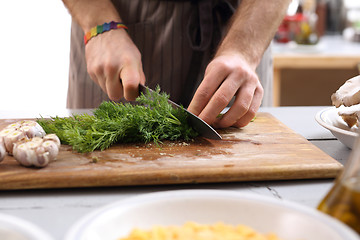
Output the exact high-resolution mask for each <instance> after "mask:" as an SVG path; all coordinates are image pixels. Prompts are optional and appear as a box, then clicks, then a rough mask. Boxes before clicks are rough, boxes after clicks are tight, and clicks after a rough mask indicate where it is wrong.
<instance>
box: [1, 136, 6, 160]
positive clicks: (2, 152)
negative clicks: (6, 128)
mask: <svg viewBox="0 0 360 240" xmlns="http://www.w3.org/2000/svg"><path fill="white" fill-rule="evenodd" d="M5 155H6V149H5V144H4V141H3V140H2V138H0V162H1V161H2V160H4V158H5Z"/></svg>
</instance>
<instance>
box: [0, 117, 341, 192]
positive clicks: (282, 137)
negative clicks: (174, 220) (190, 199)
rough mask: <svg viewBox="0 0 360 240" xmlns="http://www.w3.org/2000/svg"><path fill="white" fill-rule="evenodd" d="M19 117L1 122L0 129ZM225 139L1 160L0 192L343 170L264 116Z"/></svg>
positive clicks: (327, 174)
mask: <svg viewBox="0 0 360 240" xmlns="http://www.w3.org/2000/svg"><path fill="white" fill-rule="evenodd" d="M16 121H18V119H16V120H14V119H2V120H0V129H2V128H3V127H5V126H6V125H8V124H10V123H12V122H16ZM219 133H220V135H222V137H223V140H208V139H204V138H201V137H199V138H197V139H195V140H194V141H193V142H164V144H163V145H161V146H160V147H159V146H156V145H154V144H146V145H145V144H117V145H114V146H112V147H111V148H109V149H107V150H105V151H102V152H101V151H96V152H93V153H89V154H79V153H76V152H73V151H72V149H71V147H70V146H66V145H62V146H61V151H60V153H59V156H58V157H57V160H56V161H53V162H51V163H50V164H49V165H48V166H47V167H45V168H26V167H23V166H20V165H19V164H18V163H17V162H16V160H14V158H13V157H11V156H6V157H5V159H4V161H2V162H0V190H8V189H40V188H75V187H101V186H131V185H155V184H184V183H206V182H234V181H263V180H290V179H313V178H333V177H335V176H336V175H337V174H338V173H339V171H340V170H341V169H342V165H341V164H340V163H339V162H337V161H336V160H335V159H333V158H331V157H330V156H329V155H327V154H326V153H324V152H322V151H321V150H320V149H319V148H317V147H316V146H315V145H313V144H311V143H310V142H309V141H307V140H306V139H305V138H303V137H302V136H300V135H299V134H296V133H295V132H293V131H292V130H291V129H290V128H288V127H287V126H285V125H284V124H283V123H281V122H280V121H279V120H277V119H276V118H274V117H273V116H272V115H271V114H269V113H258V115H257V117H256V119H255V121H254V122H251V123H250V124H249V125H248V126H246V127H244V128H243V129H237V128H228V129H224V130H221V131H219Z"/></svg>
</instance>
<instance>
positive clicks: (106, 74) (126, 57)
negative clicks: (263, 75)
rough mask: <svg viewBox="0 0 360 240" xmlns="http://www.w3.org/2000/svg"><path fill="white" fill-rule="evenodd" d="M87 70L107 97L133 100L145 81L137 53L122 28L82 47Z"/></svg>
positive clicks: (94, 39) (96, 38)
mask: <svg viewBox="0 0 360 240" xmlns="http://www.w3.org/2000/svg"><path fill="white" fill-rule="evenodd" d="M85 57H86V62H87V70H88V73H89V75H90V77H91V78H92V80H94V81H95V82H96V83H97V84H98V85H99V86H100V87H101V88H102V90H103V91H104V92H105V93H107V95H108V96H109V98H110V99H111V100H114V101H117V100H120V99H121V98H122V97H125V99H126V100H129V101H133V100H135V98H136V97H137V96H138V95H139V89H138V86H139V83H142V84H144V83H145V76H144V72H143V68H142V63H141V54H140V52H139V50H138V49H137V47H136V46H135V44H134V43H133V42H132V40H131V39H130V37H129V36H128V34H127V32H126V31H125V30H124V29H117V30H111V31H109V32H105V33H103V34H99V35H98V36H96V37H94V38H92V39H91V40H90V41H89V42H88V43H87V45H86V47H85Z"/></svg>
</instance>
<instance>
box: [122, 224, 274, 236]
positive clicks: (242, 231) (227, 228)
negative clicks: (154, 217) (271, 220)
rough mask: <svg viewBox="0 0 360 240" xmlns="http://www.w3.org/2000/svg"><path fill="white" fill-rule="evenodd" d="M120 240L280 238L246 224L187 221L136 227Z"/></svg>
mask: <svg viewBox="0 0 360 240" xmlns="http://www.w3.org/2000/svg"><path fill="white" fill-rule="evenodd" d="M119 240H280V239H279V238H278V237H277V236H276V235H275V234H266V235H264V234H260V233H257V232H256V231H255V230H253V229H252V228H250V227H248V226H245V225H237V226H232V225H227V224H224V223H216V224H213V225H204V224H198V223H195V222H187V223H185V224H184V225H183V226H167V227H165V226H154V227H152V228H151V229H150V230H141V229H134V230H132V232H131V233H130V235H129V236H128V237H125V238H120V239H119Z"/></svg>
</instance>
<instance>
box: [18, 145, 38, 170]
mask: <svg viewBox="0 0 360 240" xmlns="http://www.w3.org/2000/svg"><path fill="white" fill-rule="evenodd" d="M13 155H14V158H15V160H16V161H18V162H19V163H20V164H21V165H23V166H26V167H30V166H31V165H32V162H33V161H34V159H35V158H36V154H35V151H34V150H33V149H31V148H30V147H29V146H28V142H23V143H21V144H15V146H14V152H13Z"/></svg>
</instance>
